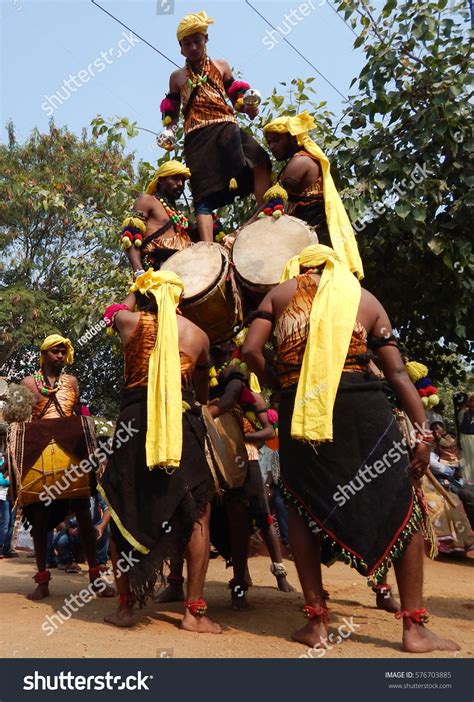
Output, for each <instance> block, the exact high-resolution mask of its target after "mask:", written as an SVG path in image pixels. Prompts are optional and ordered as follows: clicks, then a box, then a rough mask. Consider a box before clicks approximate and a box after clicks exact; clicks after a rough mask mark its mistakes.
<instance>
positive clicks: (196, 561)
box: [181, 504, 222, 634]
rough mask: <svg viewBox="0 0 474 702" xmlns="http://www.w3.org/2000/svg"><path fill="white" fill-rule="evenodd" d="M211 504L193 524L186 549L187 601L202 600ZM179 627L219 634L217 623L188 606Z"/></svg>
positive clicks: (219, 628)
mask: <svg viewBox="0 0 474 702" xmlns="http://www.w3.org/2000/svg"><path fill="white" fill-rule="evenodd" d="M210 513H211V506H210V505H209V504H208V505H207V508H206V513H205V514H204V516H203V517H201V519H200V520H199V521H198V522H196V523H195V524H194V527H193V533H192V534H191V538H190V540H189V543H188V546H187V549H186V560H187V564H188V582H187V593H186V595H187V598H186V600H187V602H190V603H191V602H196V601H198V600H202V594H203V590H204V581H205V578H206V571H207V565H208V563H209V517H210ZM181 628H182V629H185V630H186V631H194V632H197V633H200V634H221V633H222V629H221V627H220V626H219V624H216V623H215V622H213V621H211V620H210V619H209V618H208V617H206V616H202V615H194V614H192V612H191V610H190V608H189V607H186V608H185V611H184V617H183V621H182V622H181Z"/></svg>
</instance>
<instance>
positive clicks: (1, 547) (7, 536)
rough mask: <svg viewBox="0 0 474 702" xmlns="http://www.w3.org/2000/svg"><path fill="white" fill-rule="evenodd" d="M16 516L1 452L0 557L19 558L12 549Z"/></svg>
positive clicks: (5, 465)
mask: <svg viewBox="0 0 474 702" xmlns="http://www.w3.org/2000/svg"><path fill="white" fill-rule="evenodd" d="M15 518H16V507H14V506H13V503H12V501H11V495H10V479H9V477H8V471H7V464H6V461H5V457H4V455H3V454H2V453H0V558H18V554H17V552H16V551H14V550H13V549H12V538H13V528H14V526H15Z"/></svg>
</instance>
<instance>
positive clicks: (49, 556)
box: [46, 529, 69, 568]
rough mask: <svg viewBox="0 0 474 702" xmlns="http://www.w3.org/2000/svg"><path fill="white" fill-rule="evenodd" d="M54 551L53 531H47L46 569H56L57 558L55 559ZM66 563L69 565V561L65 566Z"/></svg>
mask: <svg viewBox="0 0 474 702" xmlns="http://www.w3.org/2000/svg"><path fill="white" fill-rule="evenodd" d="M54 549H55V537H54V529H51V531H48V536H47V541H46V561H47V563H48V568H57V567H58V558H57V557H56V553H55V551H54ZM67 563H69V561H66V564H67Z"/></svg>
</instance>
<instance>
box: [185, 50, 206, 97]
mask: <svg viewBox="0 0 474 702" xmlns="http://www.w3.org/2000/svg"><path fill="white" fill-rule="evenodd" d="M186 68H187V69H188V76H189V78H188V81H187V82H188V85H189V87H190V88H192V89H194V88H198V87H199V86H200V85H203V84H204V83H207V79H208V76H209V71H210V68H211V61H210V59H209V56H206V58H205V59H204V63H203V65H202V68H201V70H200V72H198V71H195V70H194V69H193V68H192V66H191V64H190V63H189V61H186ZM191 76H192V77H191Z"/></svg>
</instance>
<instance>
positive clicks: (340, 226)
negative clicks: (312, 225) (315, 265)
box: [263, 110, 364, 279]
mask: <svg viewBox="0 0 474 702" xmlns="http://www.w3.org/2000/svg"><path fill="white" fill-rule="evenodd" d="M315 126H316V123H315V121H314V118H313V117H312V116H311V115H310V114H309V113H308V112H306V110H305V111H304V112H302V113H301V114H299V115H296V116H295V117H277V118H276V119H274V120H272V121H271V122H268V124H266V125H265V126H264V128H263V131H264V133H265V134H267V133H268V132H277V133H279V134H282V133H288V134H291V135H292V136H294V137H296V141H297V142H298V145H299V146H302V147H303V149H304V150H305V151H307V152H308V154H309V155H310V156H311V157H312V158H314V159H315V160H317V161H319V165H320V167H321V170H322V174H323V196H324V208H325V211H326V220H327V223H328V229H329V235H330V237H331V244H332V246H333V248H334V251H336V252H337V253H338V254H339V256H340V258H341V259H342V260H343V261H344V262H345V263H347V265H348V266H349V268H350V269H351V271H352V272H353V273H355V274H356V275H357V277H358V278H359V279H362V278H363V277H364V268H363V266H362V261H361V258H360V255H359V249H358V247H357V242H356V239H355V236H354V232H353V230H352V226H351V223H350V220H349V217H348V216H347V212H346V210H345V208H344V205H343V204H342V200H341V198H340V195H339V193H338V192H337V189H336V186H335V184H334V181H333V179H332V175H331V172H330V164H329V159H328V157H327V156H326V154H325V153H324V152H323V151H322V150H321V149H320V147H319V146H318V145H317V144H316V143H315V142H314V141H313V140H312V139H311V137H310V136H309V134H308V132H309V131H310V130H311V129H314V127H315Z"/></svg>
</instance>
